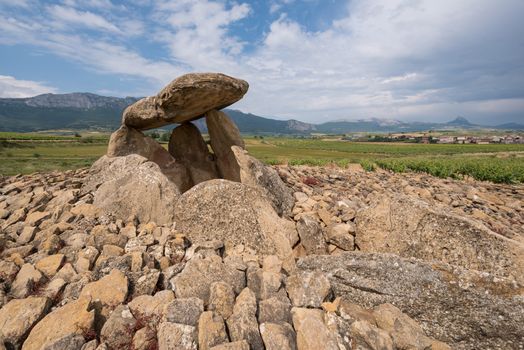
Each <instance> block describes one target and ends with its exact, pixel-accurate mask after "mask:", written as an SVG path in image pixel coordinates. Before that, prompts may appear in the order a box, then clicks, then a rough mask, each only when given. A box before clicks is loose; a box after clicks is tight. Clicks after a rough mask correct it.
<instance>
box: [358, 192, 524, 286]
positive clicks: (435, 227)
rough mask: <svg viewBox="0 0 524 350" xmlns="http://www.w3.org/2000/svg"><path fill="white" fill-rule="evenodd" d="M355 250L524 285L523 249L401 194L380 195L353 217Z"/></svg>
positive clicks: (505, 239)
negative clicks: (433, 263) (487, 274)
mask: <svg viewBox="0 0 524 350" xmlns="http://www.w3.org/2000/svg"><path fill="white" fill-rule="evenodd" d="M356 223H357V226H356V236H355V244H356V245H357V246H358V247H359V248H360V250H361V251H365V252H383V253H394V254H397V255H400V256H402V257H415V258H418V259H423V260H428V261H432V260H438V261H442V262H445V263H449V264H453V265H458V266H462V267H464V268H467V269H474V270H479V271H487V272H490V273H493V274H495V275H499V276H504V277H510V278H514V279H516V280H517V281H519V283H522V284H524V245H523V244H522V243H520V242H517V241H515V240H512V239H508V238H506V237H504V236H502V235H499V234H497V233H495V232H493V231H491V230H489V229H488V228H487V227H485V226H484V225H482V224H481V223H478V222H476V221H473V220H470V219H468V218H465V217H463V216H458V215H455V214H453V213H450V211H449V209H448V210H446V208H441V207H438V206H435V205H432V206H430V205H429V204H428V203H426V202H424V201H422V200H419V199H417V198H413V197H410V196H404V195H393V196H390V197H387V196H385V197H381V198H380V199H379V200H378V201H377V202H375V203H374V204H372V205H371V206H370V207H369V208H368V209H365V210H362V211H360V212H358V213H357V216H356Z"/></svg>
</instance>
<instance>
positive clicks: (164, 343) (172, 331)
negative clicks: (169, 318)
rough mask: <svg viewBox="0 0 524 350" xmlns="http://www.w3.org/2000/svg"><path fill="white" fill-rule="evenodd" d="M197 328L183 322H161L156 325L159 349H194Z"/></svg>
mask: <svg viewBox="0 0 524 350" xmlns="http://www.w3.org/2000/svg"><path fill="white" fill-rule="evenodd" d="M196 332H197V330H196V328H195V327H193V326H188V325H185V324H179V323H171V322H162V323H161V324H160V325H159V326H158V332H157V338H158V349H159V350H171V349H177V350H196V349H197V334H196Z"/></svg>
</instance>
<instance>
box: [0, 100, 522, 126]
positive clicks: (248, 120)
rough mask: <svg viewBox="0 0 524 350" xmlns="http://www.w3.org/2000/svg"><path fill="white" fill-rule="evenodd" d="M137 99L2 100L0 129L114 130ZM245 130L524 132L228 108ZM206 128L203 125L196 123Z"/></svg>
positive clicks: (453, 123) (462, 121)
mask: <svg viewBox="0 0 524 350" xmlns="http://www.w3.org/2000/svg"><path fill="white" fill-rule="evenodd" d="M136 101H138V98H135V97H125V98H119V97H105V96H100V95H96V94H91V93H71V94H44V95H38V96H35V97H29V98H0V121H1V124H0V130H2V131H35V130H49V129H63V128H71V129H82V128H101V129H106V130H113V129H115V128H116V127H117V126H118V124H119V122H120V115H121V113H122V111H123V110H124V109H125V108H126V107H127V106H128V105H130V104H132V103H134V102H136ZM227 112H228V114H229V115H230V116H231V118H233V120H234V121H235V123H236V124H237V125H238V127H239V129H240V131H241V132H243V133H274V134H275V133H276V134H279V133H280V134H301V133H311V132H323V133H347V132H402V131H405V132H409V131H424V130H430V129H437V130H442V129H448V130H449V129H457V128H458V129H479V128H488V129H502V130H523V129H524V125H522V124H518V123H506V124H502V125H498V126H483V125H475V124H472V123H470V122H469V121H468V120H467V119H465V118H463V117H457V118H456V119H454V120H451V121H450V122H447V123H429V122H409V123H408V122H402V121H398V120H391V119H377V118H370V119H362V120H356V121H351V120H336V121H328V122H325V123H321V124H312V123H304V122H300V121H298V120H293V119H291V120H278V119H271V118H266V117H260V116H257V115H254V114H250V113H244V112H241V111H238V110H232V109H230V110H228V111H227ZM198 126H199V128H200V129H201V130H202V131H205V130H206V127H205V125H204V124H202V125H198Z"/></svg>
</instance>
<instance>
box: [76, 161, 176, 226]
mask: <svg viewBox="0 0 524 350" xmlns="http://www.w3.org/2000/svg"><path fill="white" fill-rule="evenodd" d="M82 191H84V192H85V191H92V192H93V194H94V201H93V204H94V205H95V206H96V207H98V208H100V209H102V210H103V211H104V212H106V213H108V214H113V215H115V216H116V217H117V218H120V219H122V220H126V219H128V218H129V217H130V216H131V215H136V216H137V217H138V219H139V220H140V222H143V223H147V222H149V221H154V222H155V223H157V224H170V223H172V222H173V217H174V212H175V210H174V207H175V202H176V200H177V198H178V197H179V196H180V190H179V189H178V188H177V186H176V185H175V184H174V183H173V182H172V181H170V179H169V178H167V177H166V175H164V174H163V173H162V171H161V169H160V167H159V166H158V165H157V164H156V163H153V162H150V161H148V160H147V159H146V158H144V157H142V156H139V155H136V154H132V155H128V156H125V157H113V158H110V157H107V156H103V157H102V158H100V159H99V160H97V161H96V162H95V163H94V164H93V166H92V167H91V169H90V171H89V176H88V178H87V180H86V182H85V183H84V186H83V187H82Z"/></svg>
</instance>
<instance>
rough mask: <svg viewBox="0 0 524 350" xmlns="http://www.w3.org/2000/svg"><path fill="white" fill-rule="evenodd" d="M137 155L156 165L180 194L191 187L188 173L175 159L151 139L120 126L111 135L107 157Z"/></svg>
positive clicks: (136, 131) (129, 128)
mask: <svg viewBox="0 0 524 350" xmlns="http://www.w3.org/2000/svg"><path fill="white" fill-rule="evenodd" d="M130 154H138V155H140V156H142V157H144V158H146V159H147V160H149V161H151V162H154V163H156V164H158V166H159V167H160V170H161V171H162V173H163V174H164V175H166V177H167V178H168V179H169V180H171V181H172V182H173V183H175V185H176V186H177V187H178V189H179V190H180V192H185V191H187V190H188V189H189V188H190V187H191V186H192V185H191V184H190V183H189V181H188V171H187V169H186V168H185V166H184V165H183V164H182V163H181V162H177V161H175V158H173V156H172V155H171V154H169V152H168V151H167V150H166V149H165V148H164V147H162V146H161V145H160V144H159V143H158V142H156V141H155V140H153V139H152V138H151V137H148V136H145V135H144V134H143V133H142V132H140V131H138V130H135V129H133V128H131V127H128V126H125V125H122V126H121V127H120V128H119V129H118V130H117V131H115V132H114V133H112V134H111V138H110V139H109V144H108V146H107V156H108V157H122V156H128V155H130Z"/></svg>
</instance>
